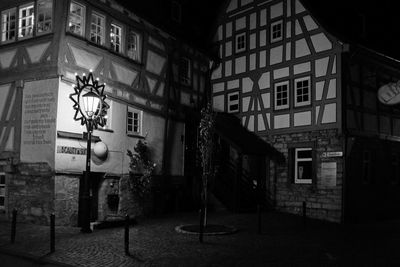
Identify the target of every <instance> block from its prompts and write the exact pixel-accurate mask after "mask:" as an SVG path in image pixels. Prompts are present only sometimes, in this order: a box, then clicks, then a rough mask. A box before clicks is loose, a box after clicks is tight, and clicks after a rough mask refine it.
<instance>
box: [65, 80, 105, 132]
mask: <svg viewBox="0 0 400 267" xmlns="http://www.w3.org/2000/svg"><path fill="white" fill-rule="evenodd" d="M104 88H105V84H99V81H98V79H94V77H93V73H92V72H90V73H89V75H88V76H86V74H85V73H84V74H83V75H82V78H81V77H80V76H78V75H76V84H74V85H73V89H74V93H72V94H70V95H69V98H70V99H71V100H72V101H73V102H74V105H73V108H74V110H75V115H74V120H76V121H80V122H81V125H86V127H87V130H88V131H92V129H93V128H94V129H97V128H98V126H99V125H100V126H104V125H105V123H106V120H105V118H104V117H105V116H106V115H107V110H108V109H109V108H110V106H109V105H108V104H107V103H106V102H105V100H106V98H107V96H106V95H105V94H104Z"/></svg>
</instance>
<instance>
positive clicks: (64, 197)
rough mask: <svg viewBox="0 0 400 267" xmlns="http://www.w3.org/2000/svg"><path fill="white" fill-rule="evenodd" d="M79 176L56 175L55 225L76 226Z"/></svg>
mask: <svg viewBox="0 0 400 267" xmlns="http://www.w3.org/2000/svg"><path fill="white" fill-rule="evenodd" d="M79 179H80V176H79V175H77V176H66V175H56V177H55V187H54V188H55V199H54V206H55V216H56V224H57V225H71V226H77V225H78V208H79Z"/></svg>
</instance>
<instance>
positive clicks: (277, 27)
mask: <svg viewBox="0 0 400 267" xmlns="http://www.w3.org/2000/svg"><path fill="white" fill-rule="evenodd" d="M282 38H283V24H282V20H280V21H276V22H274V23H272V24H271V43H273V42H278V41H281V40H282Z"/></svg>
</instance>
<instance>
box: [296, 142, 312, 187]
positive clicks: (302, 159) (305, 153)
mask: <svg viewBox="0 0 400 267" xmlns="http://www.w3.org/2000/svg"><path fill="white" fill-rule="evenodd" d="M312 173H313V171H312V148H295V149H294V182H295V183H296V184H311V183H312Z"/></svg>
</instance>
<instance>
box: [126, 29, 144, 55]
mask: <svg viewBox="0 0 400 267" xmlns="http://www.w3.org/2000/svg"><path fill="white" fill-rule="evenodd" d="M127 56H128V57H129V58H130V59H133V60H136V61H140V59H141V58H140V35H139V34H138V33H136V32H135V31H133V30H130V31H129V34H128V47H127Z"/></svg>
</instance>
